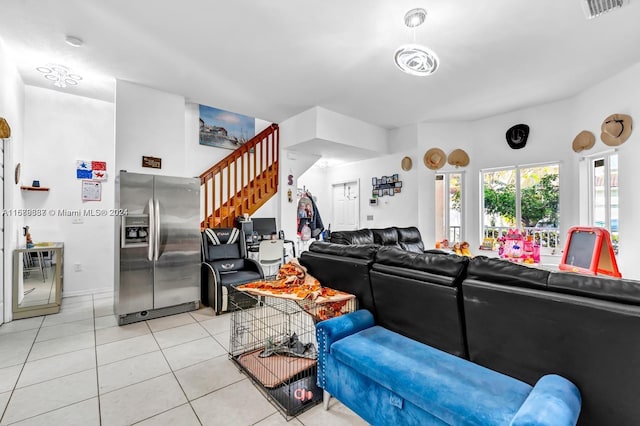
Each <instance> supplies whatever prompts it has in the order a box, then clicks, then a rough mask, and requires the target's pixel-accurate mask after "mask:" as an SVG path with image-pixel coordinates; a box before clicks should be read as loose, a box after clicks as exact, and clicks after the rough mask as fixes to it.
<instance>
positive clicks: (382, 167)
mask: <svg viewBox="0 0 640 426" xmlns="http://www.w3.org/2000/svg"><path fill="white" fill-rule="evenodd" d="M407 155H408V156H410V157H413V164H414V166H413V168H412V169H411V170H409V171H404V170H402V168H401V162H402V158H403V157H405V156H407ZM416 163H417V161H416V158H415V155H414V154H413V152H400V153H397V154H391V155H385V156H383V157H379V158H374V159H371V160H364V161H358V162H355V163H349V164H343V165H340V166H336V167H332V168H330V169H328V170H327V180H326V184H325V187H327V188H328V189H327V191H328V193H329V196H328V208H326V209H324V210H326V211H327V212H326V213H324V216H326V218H327V219H325V223H327V222H330V220H331V216H332V212H333V200H332V198H331V195H330V194H331V185H334V184H338V183H343V182H348V181H351V180H359V182H360V194H359V197H360V228H385V227H387V226H416V224H417V223H418V218H419V211H418V197H417V196H416V195H417V194H418V192H419V191H420V190H421V185H420V181H419V178H420V175H419V173H418V171H417V167H416ZM396 173H397V174H398V178H399V180H400V181H402V192H400V193H398V194H395V195H394V196H393V197H389V196H384V197H380V198H378V205H377V206H371V205H369V198H371V191H372V190H373V186H372V183H371V178H373V177H377V178H380V177H382V176H391V175H393V174H396ZM318 183H319V182H318ZM310 185H311V184H310ZM367 216H373V219H372V220H368V219H367Z"/></svg>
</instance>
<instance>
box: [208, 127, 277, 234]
mask: <svg viewBox="0 0 640 426" xmlns="http://www.w3.org/2000/svg"><path fill="white" fill-rule="evenodd" d="M279 145H280V133H279V128H278V125H277V124H275V123H274V124H271V125H270V126H269V127H267V128H266V129H264V130H263V131H261V132H260V133H258V134H257V135H255V136H254V137H253V138H251V139H250V140H249V141H247V142H246V143H244V144H243V145H242V146H240V147H239V148H238V149H236V150H235V151H233V152H232V153H231V154H229V155H227V156H226V157H225V158H223V159H222V160H220V161H218V163H216V164H215V165H214V166H213V167H211V168H209V169H208V170H207V171H205V172H204V173H202V174H201V175H200V188H201V201H202V202H201V206H202V208H201V219H202V220H201V223H200V227H201V228H202V229H204V228H225V227H232V226H233V221H234V219H235V218H236V217H237V216H242V215H243V214H245V213H247V214H249V215H252V214H253V213H255V211H256V210H258V208H260V207H261V206H262V205H263V204H264V203H266V202H267V201H268V200H269V199H270V198H271V197H273V196H274V195H275V194H276V193H277V192H278V158H279V152H280V150H279Z"/></svg>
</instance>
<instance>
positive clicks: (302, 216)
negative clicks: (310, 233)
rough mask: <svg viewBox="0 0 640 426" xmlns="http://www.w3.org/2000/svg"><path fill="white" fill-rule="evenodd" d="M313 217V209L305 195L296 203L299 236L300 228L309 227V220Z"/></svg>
mask: <svg viewBox="0 0 640 426" xmlns="http://www.w3.org/2000/svg"><path fill="white" fill-rule="evenodd" d="M312 216H313V208H312V204H311V199H310V198H309V197H307V196H306V193H305V194H304V195H303V196H302V197H301V198H300V200H299V201H298V230H297V232H298V234H300V235H301V233H302V228H304V226H305V225H307V226H309V223H310V222H311V218H312Z"/></svg>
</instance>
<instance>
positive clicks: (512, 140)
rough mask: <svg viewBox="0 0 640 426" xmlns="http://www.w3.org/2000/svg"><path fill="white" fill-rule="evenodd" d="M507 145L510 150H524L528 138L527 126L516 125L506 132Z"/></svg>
mask: <svg viewBox="0 0 640 426" xmlns="http://www.w3.org/2000/svg"><path fill="white" fill-rule="evenodd" d="M506 137H507V143H508V144H509V146H510V147H511V148H512V149H520V148H524V146H525V145H526V144H527V138H528V137H529V126H527V125H526V124H516V125H515V126H512V127H511V128H509V130H507V133H506Z"/></svg>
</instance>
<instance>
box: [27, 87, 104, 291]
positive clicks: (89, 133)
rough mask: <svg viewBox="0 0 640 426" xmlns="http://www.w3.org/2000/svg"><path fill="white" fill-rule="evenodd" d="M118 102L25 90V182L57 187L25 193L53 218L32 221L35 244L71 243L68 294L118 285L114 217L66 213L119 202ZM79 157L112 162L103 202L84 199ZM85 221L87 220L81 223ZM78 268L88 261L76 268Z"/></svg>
mask: <svg viewBox="0 0 640 426" xmlns="http://www.w3.org/2000/svg"><path fill="white" fill-rule="evenodd" d="M113 122H114V106H113V104H112V103H109V102H104V101H99V100H95V99H89V98H84V97H80V96H75V95H70V94H66V93H62V92H59V91H54V90H48V89H42V88H38V87H33V86H26V87H25V143H24V147H25V158H24V161H23V170H22V176H23V178H22V180H23V183H24V184H25V185H30V184H31V182H32V181H33V180H36V179H37V180H39V181H40V185H41V186H44V187H49V188H50V191H49V192H30V191H23V192H22V198H23V200H24V207H25V208H28V209H45V210H46V211H47V216H46V217H33V218H25V224H27V225H29V227H30V232H31V235H32V238H33V240H34V242H41V241H60V242H63V243H64V292H63V295H64V296H70V295H76V294H90V293H95V292H98V291H110V290H112V289H113V273H114V266H113V265H114V263H113V262H114V259H113V252H114V241H113V235H114V218H113V217H109V216H106V217H103V216H100V217H99V216H82V217H79V218H77V217H70V216H63V215H61V214H59V212H58V210H63V209H64V210H72V211H84V209H89V210H91V211H96V210H97V209H110V208H113V206H114V188H115V185H114V181H115V176H116V170H115V153H114V127H113ZM76 160H95V161H106V163H107V175H108V179H107V180H106V181H105V182H103V183H102V200H101V201H88V202H83V201H82V199H81V182H82V181H81V180H79V179H76ZM78 219H80V220H81V221H82V223H74V222H77V221H78ZM74 265H80V266H79V268H80V269H81V270H80V271H76V270H75V269H76V267H74Z"/></svg>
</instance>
